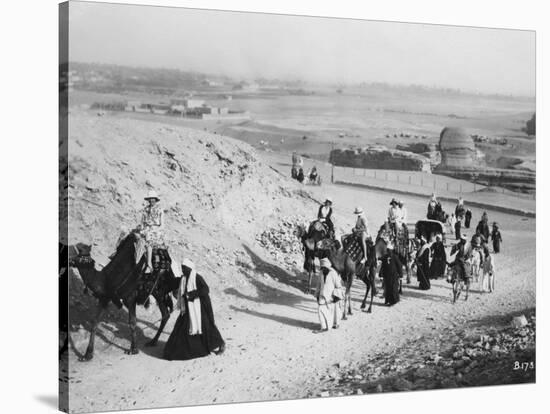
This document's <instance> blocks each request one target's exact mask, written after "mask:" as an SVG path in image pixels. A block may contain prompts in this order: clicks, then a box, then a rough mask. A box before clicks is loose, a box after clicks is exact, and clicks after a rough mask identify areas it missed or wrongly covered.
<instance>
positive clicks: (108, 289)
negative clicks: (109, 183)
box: [69, 232, 181, 361]
mask: <svg viewBox="0 0 550 414" xmlns="http://www.w3.org/2000/svg"><path fill="white" fill-rule="evenodd" d="M140 243H142V240H141V236H140V235H139V234H136V233H135V232H132V233H130V234H129V235H128V236H127V237H126V238H124V239H123V240H122V241H121V242H120V244H119V245H118V247H117V250H116V253H115V254H114V255H113V256H112V260H111V261H110V262H109V263H108V264H107V265H106V266H105V267H104V268H103V269H102V270H101V271H98V270H96V268H95V261H94V260H93V259H92V258H91V256H90V253H91V246H89V245H85V244H82V243H79V244H77V245H76V246H75V250H76V252H77V256H76V257H73V258H71V259H70V261H69V264H70V266H72V267H76V268H77V269H78V272H79V273H80V276H81V277H82V280H83V281H84V285H85V286H86V288H87V289H89V290H90V291H91V292H92V293H93V295H94V296H95V297H96V298H97V299H98V301H99V308H98V310H97V313H96V315H95V318H94V320H93V322H92V328H91V330H90V340H89V342H88V347H87V349H86V353H85V354H84V356H83V357H81V358H80V360H81V361H89V360H91V359H92V358H93V354H94V341H95V334H96V330H97V326H98V324H99V322H100V321H101V318H102V316H103V314H104V313H105V311H106V309H107V306H108V305H109V303H110V302H113V303H114V304H115V305H116V306H117V307H118V308H119V309H120V308H121V307H122V305H124V306H126V308H127V309H128V323H129V325H130V342H131V344H130V349H129V350H127V351H125V353H126V354H127V355H134V354H137V353H138V352H139V351H138V349H137V346H136V332H135V331H136V305H138V304H139V305H145V304H146V302H147V301H148V298H149V296H150V295H152V296H153V297H154V298H155V300H156V302H157V304H158V307H159V310H160V313H161V315H162V319H161V323H160V326H159V329H158V331H157V333H156V335H155V337H154V338H153V339H152V340H150V341H149V342H148V343H147V344H146V346H155V345H156V344H157V342H158V339H159V337H160V334H161V333H162V330H163V329H164V327H165V325H166V323H167V322H168V319H169V318H170V314H171V312H172V310H173V303H172V299H171V298H170V292H173V291H175V290H176V289H177V288H178V287H179V283H180V279H181V278H177V277H175V276H174V274H173V273H172V270H171V268H170V265H169V264H168V266H162V264H161V265H160V266H158V268H156V269H155V270H154V271H153V273H152V274H149V277H147V276H148V275H145V274H144V270H145V267H146V260H147V259H146V257H145V251H144V249H139V248H138V246H140ZM159 253H164V254H165V258H167V256H168V255H167V252H166V251H165V250H164V251H163V250H161V251H160V252H159Z"/></svg>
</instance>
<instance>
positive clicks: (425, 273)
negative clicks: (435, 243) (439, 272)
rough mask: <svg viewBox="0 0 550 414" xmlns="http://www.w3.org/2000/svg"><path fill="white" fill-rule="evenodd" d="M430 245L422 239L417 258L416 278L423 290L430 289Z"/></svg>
mask: <svg viewBox="0 0 550 414" xmlns="http://www.w3.org/2000/svg"><path fill="white" fill-rule="evenodd" d="M429 276H430V245H429V244H428V243H427V242H426V239H425V238H424V237H422V238H421V239H420V249H419V250H418V254H417V256H416V278H417V280H418V283H419V285H418V286H419V288H420V289H421V290H428V289H430V287H431V285H430V279H429Z"/></svg>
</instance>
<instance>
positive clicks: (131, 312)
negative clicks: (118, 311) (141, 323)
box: [125, 299, 139, 355]
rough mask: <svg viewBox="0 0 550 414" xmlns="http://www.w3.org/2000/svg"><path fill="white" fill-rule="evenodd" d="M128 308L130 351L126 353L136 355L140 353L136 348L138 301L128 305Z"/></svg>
mask: <svg viewBox="0 0 550 414" xmlns="http://www.w3.org/2000/svg"><path fill="white" fill-rule="evenodd" d="M126 307H127V308H128V325H129V326H130V349H129V350H128V351H125V353H126V354H127V355H135V354H137V353H138V352H139V351H138V349H137V346H136V300H135V299H133V300H132V301H131V302H130V303H127V304H126Z"/></svg>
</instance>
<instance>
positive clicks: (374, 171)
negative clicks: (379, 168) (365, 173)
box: [374, 170, 376, 178]
mask: <svg viewBox="0 0 550 414" xmlns="http://www.w3.org/2000/svg"><path fill="white" fill-rule="evenodd" d="M374 178H376V170H374Z"/></svg>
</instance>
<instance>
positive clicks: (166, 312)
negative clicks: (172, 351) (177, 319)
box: [145, 295, 170, 346]
mask: <svg viewBox="0 0 550 414" xmlns="http://www.w3.org/2000/svg"><path fill="white" fill-rule="evenodd" d="M153 296H154V298H155V300H156V301H157V304H158V307H159V310H160V314H161V315H162V319H161V321H160V326H159V329H158V330H157V333H156V335H155V337H154V338H153V339H151V340H150V341H149V342H147V344H145V345H146V346H155V345H156V344H157V342H158V340H159V337H160V335H161V334H162V331H163V330H164V327H165V326H166V323H167V322H168V319H170V311H169V310H168V308H167V306H166V303H165V302H164V298H160V297H157V295H153Z"/></svg>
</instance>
